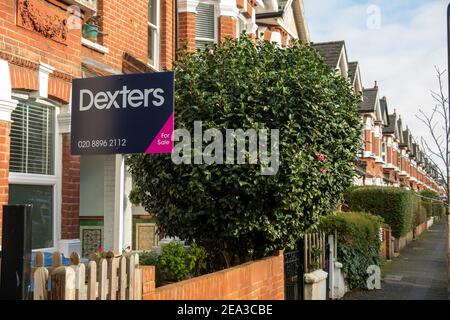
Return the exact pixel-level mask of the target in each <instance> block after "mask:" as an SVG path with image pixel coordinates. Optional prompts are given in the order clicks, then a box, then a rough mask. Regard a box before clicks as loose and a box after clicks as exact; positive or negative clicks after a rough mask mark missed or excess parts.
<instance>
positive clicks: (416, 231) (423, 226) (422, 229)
mask: <svg viewBox="0 0 450 320" xmlns="http://www.w3.org/2000/svg"><path fill="white" fill-rule="evenodd" d="M427 230H428V228H427V222H424V223H422V224H419V225H418V226H417V227H416V228H415V229H414V238H417V237H420V235H421V234H422V233H424V232H425V231H427Z"/></svg>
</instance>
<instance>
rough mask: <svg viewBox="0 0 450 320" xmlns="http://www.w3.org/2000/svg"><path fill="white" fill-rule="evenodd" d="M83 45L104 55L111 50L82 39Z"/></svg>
mask: <svg viewBox="0 0 450 320" xmlns="http://www.w3.org/2000/svg"><path fill="white" fill-rule="evenodd" d="M81 43H82V44H83V46H85V47H87V48H89V49H92V50H94V51H97V52H100V53H103V54H107V53H109V49H108V48H107V47H105V46H102V45H101V44H98V43H95V42H92V41H91V40H88V39H86V38H81Z"/></svg>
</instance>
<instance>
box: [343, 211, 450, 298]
mask: <svg viewBox="0 0 450 320" xmlns="http://www.w3.org/2000/svg"><path fill="white" fill-rule="evenodd" d="M447 243H448V231H447V219H442V220H441V222H440V223H438V224H436V225H434V226H432V227H431V228H430V230H428V231H426V232H424V233H423V234H422V235H421V236H420V237H419V239H417V240H415V241H414V242H412V243H411V244H409V245H408V246H407V247H406V248H405V249H404V250H403V251H402V252H401V254H400V256H398V257H397V258H394V259H393V260H392V261H388V262H386V263H383V264H382V266H381V278H382V281H381V290H374V291H368V290H355V291H352V292H349V293H347V294H346V295H345V297H344V298H343V300H447V299H448V279H449V278H448V261H447V254H448V253H447Z"/></svg>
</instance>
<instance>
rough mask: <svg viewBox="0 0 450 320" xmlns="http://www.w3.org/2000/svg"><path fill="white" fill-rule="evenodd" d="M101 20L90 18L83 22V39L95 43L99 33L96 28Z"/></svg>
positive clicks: (98, 17) (99, 18)
mask: <svg viewBox="0 0 450 320" xmlns="http://www.w3.org/2000/svg"><path fill="white" fill-rule="evenodd" d="M101 19H102V18H101V17H100V16H92V17H90V18H88V19H87V20H86V21H85V22H84V24H83V38H86V39H89V40H92V41H94V42H97V38H98V34H99V33H100V31H99V30H98V28H99V24H100V20H101Z"/></svg>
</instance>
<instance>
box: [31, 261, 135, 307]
mask: <svg viewBox="0 0 450 320" xmlns="http://www.w3.org/2000/svg"><path fill="white" fill-rule="evenodd" d="M70 261H71V265H70V266H68V267H64V266H62V256H61V254H60V253H59V252H55V253H54V254H53V256H52V267H51V268H46V267H44V255H43V254H42V252H38V253H36V256H35V263H34V268H33V273H32V274H33V283H34V286H33V299H34V300H142V271H141V270H140V269H139V256H138V254H136V253H132V254H125V255H123V256H120V257H112V256H111V257H109V258H108V257H107V258H94V257H91V259H90V261H89V262H88V263H87V265H85V264H84V263H80V257H79V255H78V254H77V253H72V254H71V256H70Z"/></svg>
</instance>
